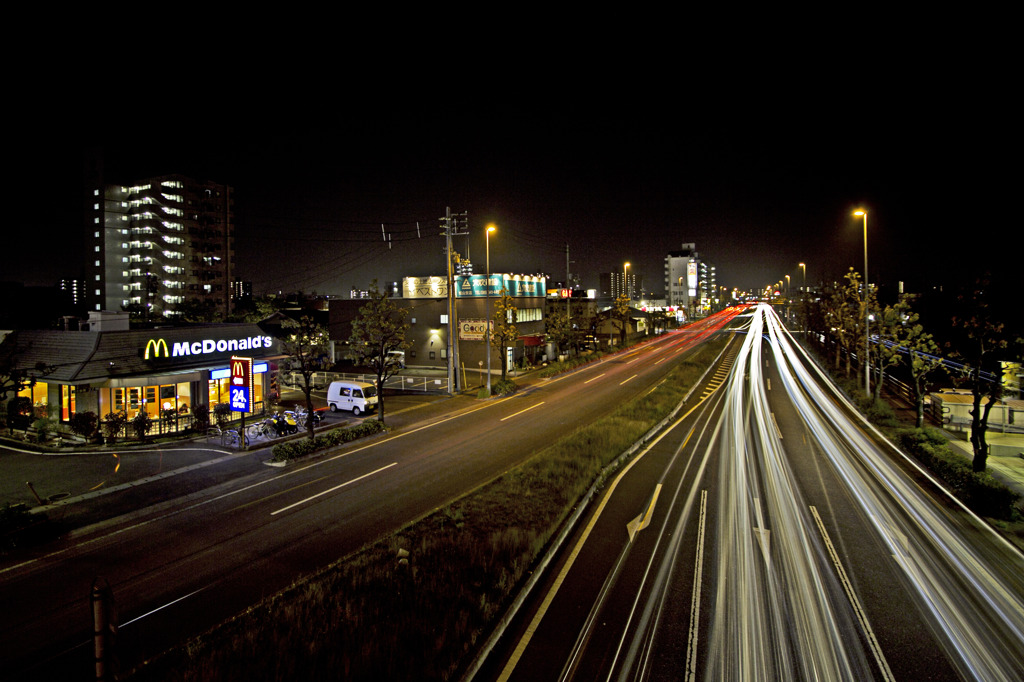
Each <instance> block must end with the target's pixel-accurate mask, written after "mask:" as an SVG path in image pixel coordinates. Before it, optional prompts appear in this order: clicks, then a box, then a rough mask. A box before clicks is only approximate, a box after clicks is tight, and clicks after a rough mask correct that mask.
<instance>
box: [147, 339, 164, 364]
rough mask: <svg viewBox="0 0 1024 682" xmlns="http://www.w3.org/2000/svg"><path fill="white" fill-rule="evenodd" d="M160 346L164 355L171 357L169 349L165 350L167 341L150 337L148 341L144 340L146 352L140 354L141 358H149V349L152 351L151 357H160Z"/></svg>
mask: <svg viewBox="0 0 1024 682" xmlns="http://www.w3.org/2000/svg"><path fill="white" fill-rule="evenodd" d="M161 348H162V349H163V351H164V357H165V358H169V357H171V352H170V351H169V350H167V342H166V341H164V340H163V339H150V340H149V341H147V342H146V352H145V354H144V355H143V356H142V357H143V359H145V360H149V354H150V352H151V351H152V353H153V357H154V358H158V357H160V349H161Z"/></svg>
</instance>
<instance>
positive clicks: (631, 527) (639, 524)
mask: <svg viewBox="0 0 1024 682" xmlns="http://www.w3.org/2000/svg"><path fill="white" fill-rule="evenodd" d="M660 493H661V484H660V483H659V484H658V485H656V486H655V487H654V495H652V496H651V502H650V504H648V505H647V511H645V512H643V513H642V514H640V516H638V517H636V518H635V519H633V520H632V521H630V522H629V523H627V524H626V532H627V533H629V541H630V542H633V538H635V537H636V534H637V533H639V532H640V531H642V530H643V529H644V528H646V527H647V526H649V525H651V516H653V515H654V505H655V504H657V503H658V495H659V494H660Z"/></svg>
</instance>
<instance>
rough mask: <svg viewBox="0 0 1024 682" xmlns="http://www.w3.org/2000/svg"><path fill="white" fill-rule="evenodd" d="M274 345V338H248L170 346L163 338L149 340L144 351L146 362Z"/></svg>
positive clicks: (177, 343) (191, 342)
mask: <svg viewBox="0 0 1024 682" xmlns="http://www.w3.org/2000/svg"><path fill="white" fill-rule="evenodd" d="M273 343H274V337H272V336H246V337H242V338H240V339H203V340H202V341H175V342H173V343H171V344H170V345H168V343H167V341H166V340H165V339H162V338H156V339H149V340H148V341H146V347H145V349H143V353H142V357H143V358H144V359H146V360H155V359H157V358H181V357H190V356H195V355H210V354H212V353H227V352H237V351H240V350H258V349H260V348H267V349H269V348H270V347H271V346H272V345H273Z"/></svg>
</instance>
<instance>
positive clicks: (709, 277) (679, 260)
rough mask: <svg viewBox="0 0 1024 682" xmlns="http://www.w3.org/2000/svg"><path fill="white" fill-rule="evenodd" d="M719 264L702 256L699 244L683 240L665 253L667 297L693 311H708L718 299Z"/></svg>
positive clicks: (669, 303)
mask: <svg viewBox="0 0 1024 682" xmlns="http://www.w3.org/2000/svg"><path fill="white" fill-rule="evenodd" d="M717 298H718V278H717V273H716V271H715V266H713V265H711V264H709V263H708V262H706V261H704V260H703V259H701V257H700V255H699V254H698V253H697V246H696V244H683V245H682V248H681V249H680V250H679V251H670V252H669V254H668V255H667V256H666V257H665V299H666V302H667V303H668V305H674V306H680V307H682V308H683V309H685V310H687V311H689V312H691V313H693V314H701V313H707V312H708V311H709V310H710V308H711V307H712V305H715V304H716V303H717Z"/></svg>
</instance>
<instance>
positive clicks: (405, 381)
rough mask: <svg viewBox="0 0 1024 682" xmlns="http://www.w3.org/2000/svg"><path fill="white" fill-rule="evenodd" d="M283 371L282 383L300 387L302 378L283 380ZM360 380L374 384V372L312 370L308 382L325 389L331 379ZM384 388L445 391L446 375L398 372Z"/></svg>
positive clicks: (315, 387)
mask: <svg viewBox="0 0 1024 682" xmlns="http://www.w3.org/2000/svg"><path fill="white" fill-rule="evenodd" d="M285 374H286V373H285V372H282V373H281V375H282V379H281V380H282V385H283V386H287V387H289V388H301V385H302V380H301V378H300V379H299V383H298V384H294V383H291V382H288V381H285V380H284V376H285ZM342 380H347V381H362V382H365V383H367V384H376V383H377V376H376V375H375V374H353V373H346V372H314V373H313V375H312V376H311V377H310V383H311V384H312V385H313V388H314V389H316V390H327V386H328V385H330V383H331V382H332V381H342ZM384 388H385V389H389V390H392V391H409V392H414V393H447V392H448V377H447V376H419V375H415V374H403V373H401V372H400V373H398V374H395V375H394V376H391V377H389V378H388V379H387V380H386V381H385V382H384Z"/></svg>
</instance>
